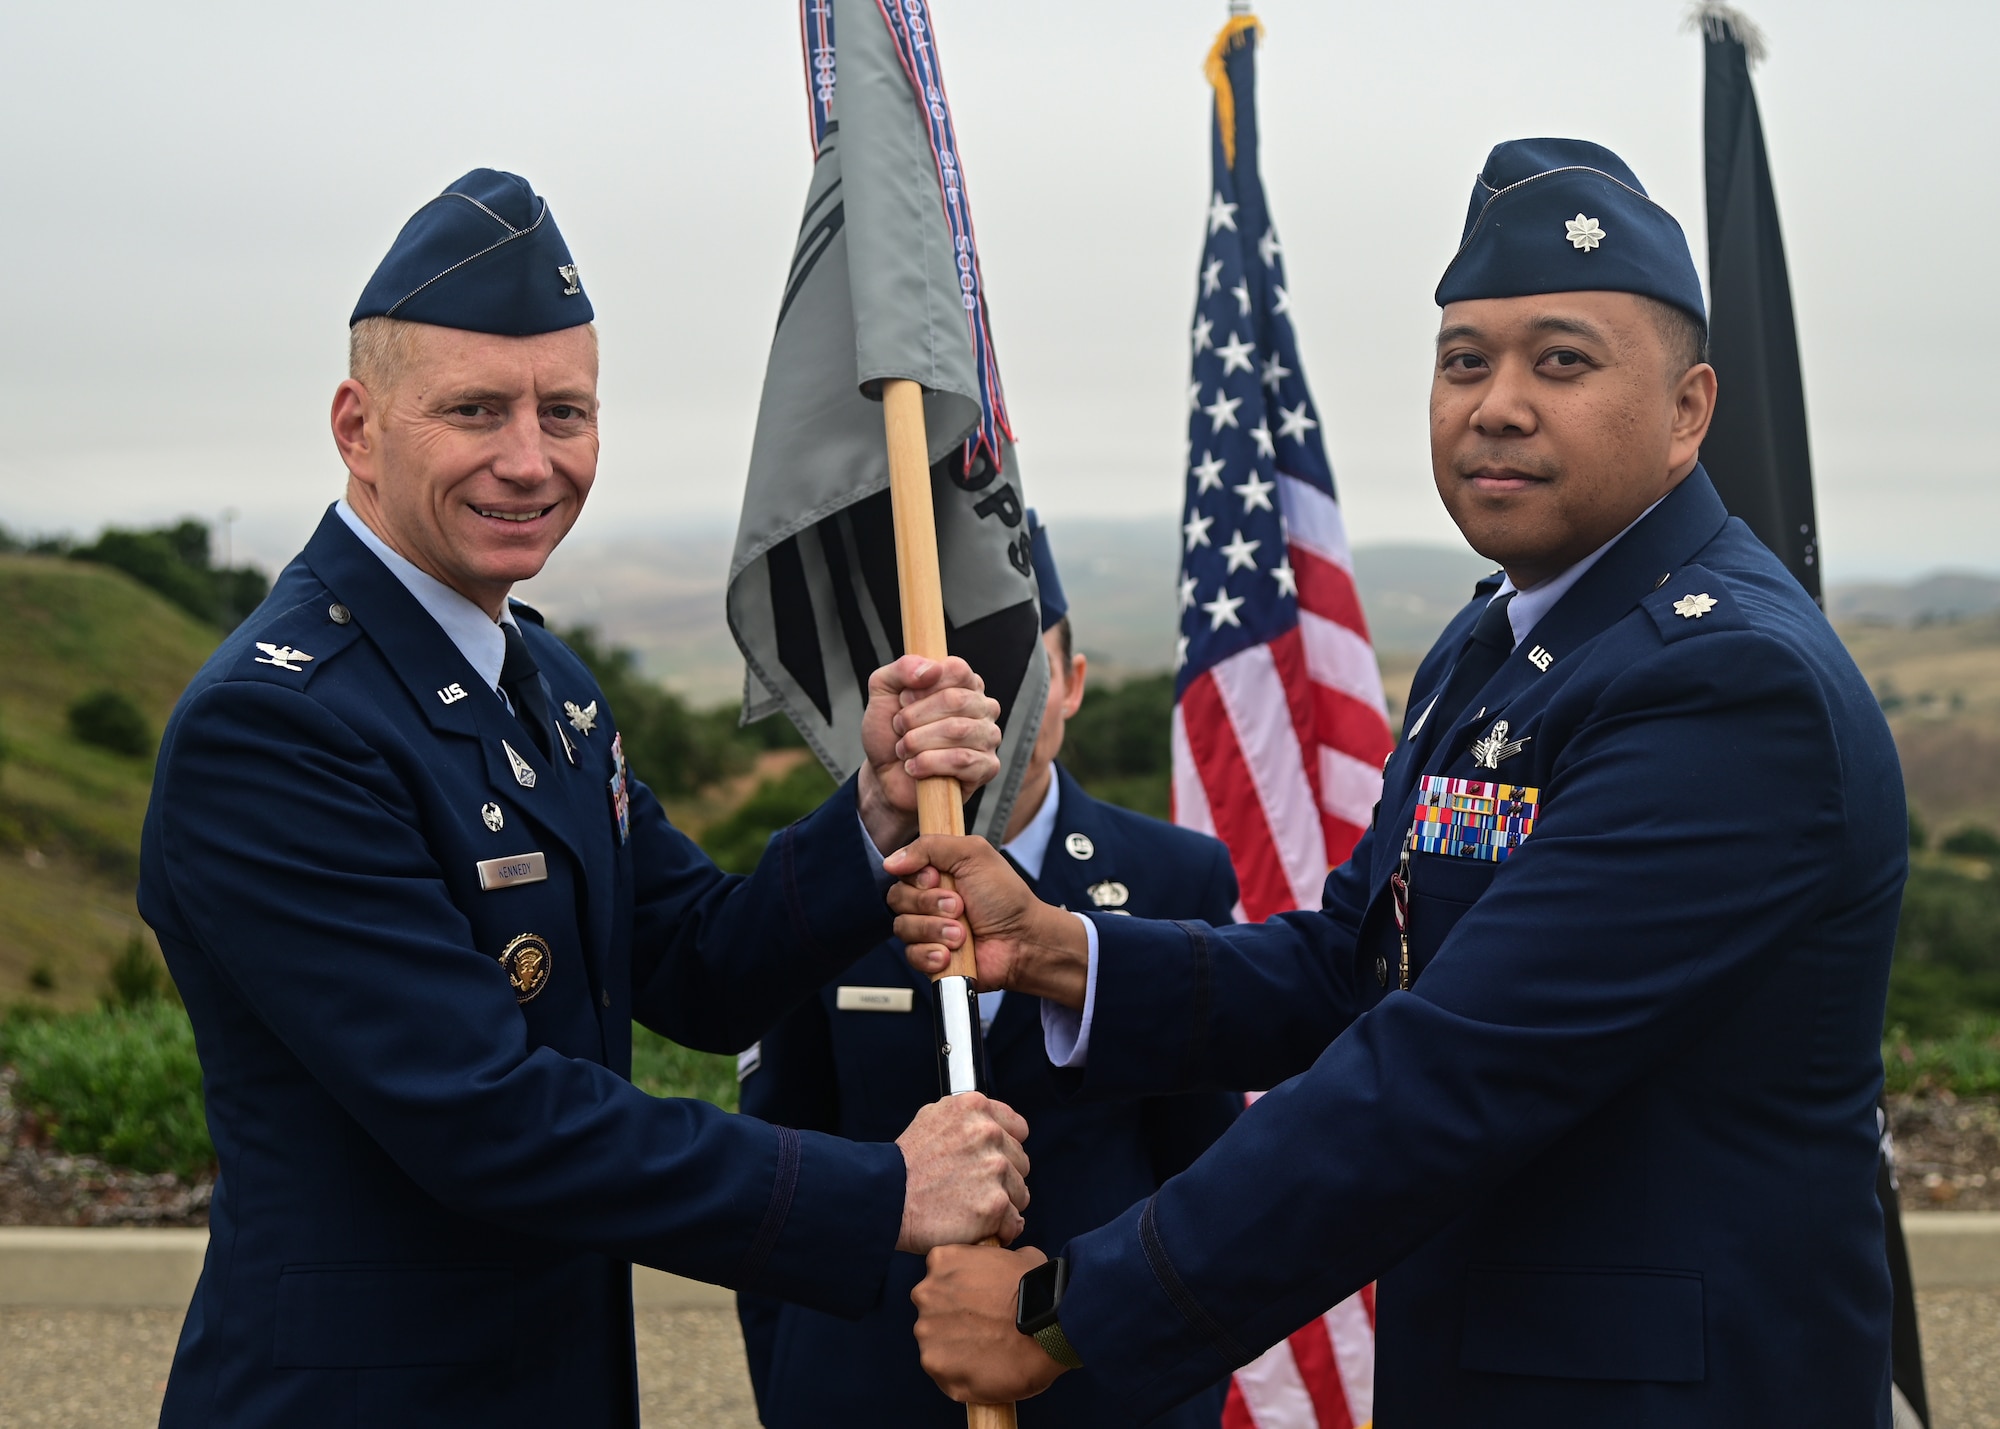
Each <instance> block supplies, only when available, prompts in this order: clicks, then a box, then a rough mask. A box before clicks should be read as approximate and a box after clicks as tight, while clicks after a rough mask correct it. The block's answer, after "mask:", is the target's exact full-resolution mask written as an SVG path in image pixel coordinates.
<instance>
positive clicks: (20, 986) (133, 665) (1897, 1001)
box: [0, 521, 2000, 1175]
mask: <svg viewBox="0 0 2000 1429" xmlns="http://www.w3.org/2000/svg"><path fill="white" fill-rule="evenodd" d="M267 589H268V584H267V582H266V580H265V577H264V576H263V575H262V574H261V573H259V572H257V571H255V570H252V569H249V568H235V569H230V568H227V567H226V565H217V564H215V563H213V562H211V560H210V558H209V533H208V530H207V528H206V527H205V526H203V525H202V524H201V523H199V522H196V521H184V522H180V523H177V524H176V525H174V526H171V527H166V528H161V529H157V530H150V531H117V530H113V531H107V532H105V533H104V534H103V535H102V536H100V537H99V538H98V540H97V541H95V542H94V543H92V544H91V545H89V546H75V545H73V544H71V543H68V542H64V541H60V540H47V539H43V540H33V541H31V540H23V539H20V538H17V537H12V536H9V535H8V534H7V533H6V532H5V531H4V529H0V609H5V610H6V611H7V612H8V619H7V620H6V621H4V622H0V1009H4V1013H0V1063H5V1064H8V1065H10V1066H12V1067H13V1068H14V1073H15V1084H14V1088H13V1095H14V1097H15V1099H16V1101H17V1102H18V1103H19V1104H20V1106H21V1108H22V1110H24V1111H25V1112H26V1113H27V1114H28V1116H29V1118H30V1119H31V1125H32V1126H33V1128H34V1130H35V1134H36V1135H37V1136H39V1137H41V1138H43V1139H44V1140H45V1141H46V1142H47V1143H48V1144H50V1145H52V1146H54V1147H56V1148H58V1149H61V1150H65V1151H73V1152H81V1153H88V1154H92V1155H96V1156H99V1157H101V1158H103V1159H105V1160H107V1161H110V1162H112V1163H113V1164H117V1165H123V1166H129V1167H131V1168H133V1169H135V1170H143V1171H157V1170H170V1171H175V1172H178V1173H180V1174H183V1175H194V1174H198V1173H199V1172H200V1171H201V1170H202V1169H203V1168H205V1167H207V1166H208V1165H210V1164H211V1163H212V1161H213V1157H214V1151H213V1148H212V1147H211V1146H210V1144H209V1141H208V1134H207V1130H206V1127H205V1126H204V1125H203V1122H202V1118H201V1088H200V1072H199V1066H198V1063H197V1062H196V1060H195V1056H194V1048H193V1040H192V1035H191V1034H190V1032H189V1031H188V1027H187V1019H186V1015H185V1013H184V1012H182V1010H181V1008H180V1006H179V1002H178V999H177V997H176V995H175V992H174V989H173V986H172V983H171V981H170V980H169V979H168V977H167V975H166V970H165V965H164V964H163V963H162V961H161V960H160V956H159V953H158V950H157V947H156V945H155V944H154V942H153V940H152V935H151V933H150V932H149V931H148V930H147V929H146V928H145V927H144V925H143V924H142V923H141V922H140V920H139V918H138V913H137V909H136V907H135V906H134V902H133V895H134V889H135V886H136V881H137V872H138V841H139V826H140V821H141V819H142V818H143V816H144V812H145V806H146V799H147V794H148V790H149V787H150V784H151V779H152V764H153V754H154V751H155V748H156V746H157V741H158V739H159V736H160V731H161V730H162V729H163V728H164V726H165V723H166V719H167V716H168V714H169V713H170V712H171V710H172V707H173V704H174V701H175V699H176V698H177V697H178V696H179V694H180V691H181V689H182V688H183V687H184V686H185V685H186V683H187V681H188V679H189V678H190V677H191V676H192V675H193V674H194V672H195V670H196V669H197V668H199V666H200V665H201V663H202V661H203V660H205V659H206V658H207V656H208V654H209V653H210V652H211V651H212V650H213V649H214V647H215V645H216V643H217V642H218V641H219V640H220V639H221V637H222V635H223V634H224V633H225V632H226V631H227V630H228V629H229V628H231V627H232V626H233V625H234V624H235V623H236V622H237V621H238V620H240V619H241V618H242V617H243V615H245V614H247V613H248V611H249V610H251V609H253V608H254V606H255V604H256V602H257V601H258V600H261V599H262V597H263V595H264V594H265V592H266V591H267ZM561 633H562V635H563V638H564V639H565V640H567V641H568V642H569V644H570V645H571V647H572V648H573V649H575V650H576V651H577V653H578V654H579V655H580V656H581V657H582V658H583V659H584V661H585V662H586V663H587V664H588V665H589V666H590V668H591V670H592V672H593V673H594V674H595V676H596V677H597V679H598V681H599V682H600V684H601V685H602V686H603V688H604V691H605V695H606V699H607V702H608V704H609V706H610V708H611V709H612V710H613V711H614V712H615V713H616V716H617V719H618V724H619V728H620V730H621V732H622V733H623V735H624V743H625V751H626V756H627V758H628V760H629V761H630V763H631V766H632V769H633V772H634V773H635V774H636V775H637V776H638V777H639V778H641V779H644V780H645V781H646V782H647V783H648V784H649V785H650V786H651V787H652V788H653V789H654V790H655V791H656V792H657V793H658V794H659V795H660V797H661V799H662V801H663V802H664V803H665V804H666V806H667V809H668V812H669V814H670V815H671V817H672V818H673V819H674V820H675V822H676V823H677V824H678V825H679V826H681V827H682V828H684V829H686V830H687V831H688V832H689V833H690V834H692V835H693V836H694V837H695V838H697V839H698V840H699V841H700V842H701V844H702V846H703V847H704V848H705V849H707V850H708V852H709V854H710V855H711V856H712V857H713V858H715V860H716V861H717V862H718V863H719V864H720V865H721V866H723V867H724V868H727V869H731V870H735V871H743V870H747V869H748V868H750V867H751V866H752V865H754V864H755V862H756V860H757V858H758V857H759V855H760V854H761V853H762V851H763V848H764V845H765V843H766V842H767V841H768V840H769V838H770V837H771V835H772V834H773V833H775V832H776V831H778V830H779V829H782V828H783V827H785V826H786V825H787V824H789V823H791V822H793V821H794V820H796V819H798V818H801V817H803V816H804V815H805V814H807V813H809V812H810V811H811V810H812V809H813V808H815V807H816V806H817V805H818V804H819V803H820V802H821V801H823V800H824V799H825V798H826V796H827V794H828V793H830V792H831V791H832V789H833V787H834V786H833V780H832V779H831V778H829V777H828V775H827V774H826V772H825V770H824V769H822V768H821V766H820V765H819V762H818V761H817V760H816V759H814V758H813V757H812V755H811V754H810V753H809V752H808V751H807V750H806V749H805V748H804V746H803V743H802V741H800V739H799V738H798V735H797V734H796V732H795V731H794V730H793V729H792V728H791V726H790V724H789V723H788V722H787V721H785V720H783V719H782V718H780V719H772V720H766V721H763V722H762V723H760V724H757V725H754V726H751V727H750V728H747V729H745V728H742V727H739V725H738V724H737V706H736V704H735V703H734V702H733V701H732V702H730V703H727V704H717V705H713V706H697V705H695V704H693V703H691V702H690V701H689V700H688V699H686V698H685V697H683V696H682V695H679V694H676V693H675V692H673V691H671V690H669V689H667V688H665V687H664V686H662V685H659V684H657V683H655V682H653V681H651V680H649V679H647V678H646V677H645V676H644V675H643V674H642V673H641V672H640V668H639V663H638V661H637V659H636V658H635V656H634V655H633V653H632V652H631V651H630V650H628V649H625V648H622V647H620V646H617V645H614V644H613V643H611V642H609V641H606V640H604V639H602V638H601V637H600V636H599V635H598V634H597V633H596V632H595V631H594V630H592V629H590V628H587V627H586V628H571V629H566V630H564V631H562V632H561ZM1395 659H1396V657H1392V656H1385V658H1384V666H1385V670H1386V671H1388V672H1389V673H1390V674H1391V675H1394V674H1396V673H1397V671H1400V673H1401V676H1402V678H1403V680H1404V681H1405V682H1406V681H1407V675H1408V670H1407V669H1406V668H1403V666H1402V665H1396V667H1395V669H1391V668H1390V667H1391V666H1392V664H1395ZM1405 663H1407V662H1405ZM1392 683H1393V681H1392ZM1398 694H1400V689H1397V690H1392V698H1393V697H1394V696H1396V695H1398ZM1172 704H1173V680H1172V677H1171V676H1168V675H1164V674H1144V675H1134V676H1131V677H1128V678H1126V679H1124V680H1123V681H1120V682H1115V683H1114V682H1111V681H1105V682H1102V683H1094V684H1093V685H1092V687H1091V689H1090V693H1089V697H1088V698H1087V699H1086V701H1085V703H1084V707H1083V710H1082V713H1081V714H1079V715H1078V716H1077V718H1076V719H1075V720H1073V721H1072V722H1071V724H1070V727H1069V733H1068V737H1067V740H1066V744H1065V748H1064V756H1063V757H1064V762H1065V764H1067V766H1068V767H1069V769H1070V770H1071V772H1072V773H1073V774H1075V775H1076V777H1077V778H1078V779H1079V780H1080V781H1082V783H1083V784H1084V785H1085V787H1087V788H1089V789H1090V790H1091V791H1092V792H1093V793H1094V794H1096V795H1098V796H1099V797H1101V798H1105V799H1109V800H1111V801H1112V802H1115V803H1119V804H1124V805H1126V806H1127V807H1130V808H1134V809H1138V810H1140V811H1142V812H1145V813H1149V814H1152V815H1155V816H1156V817H1161V818H1164V817H1166V816H1167V813H1168V798H1169V795H1168V788H1169V772H1168V771H1169V757H1168V747H1167V730H1168V727H1169V718H1170V714H1171V711H1172ZM1893 713H1894V712H1892V714H1893ZM1910 842H1911V850H1912V853H1911V858H1912V869H1911V875H1910V882H1909V886H1908V890H1907V893H1906V895H1905V899H1904V909H1903V918H1902V924H1901V928H1900V930H1899V933H1898V937H1897V946H1896V959H1895V964H1894V968H1893V971H1892V975H1891V985H1890V991H1889V1005H1888V1018H1887V1024H1886V1030H1885V1035H1884V1041H1883V1054H1884V1063H1885V1066H1886V1068H1887V1076H1888V1083H1889V1088H1890V1090H1891V1091H1918V1092H1922V1091H1948V1092H1951V1093H1953V1094H1956V1095H2000V878H1996V876H1995V869H1996V867H2000V835H1996V833H1995V831H1994V830H1993V829H1992V828H1990V827H1988V826H1987V825H1985V824H1984V823H1981V822H1979V821H1978V820H1977V819H1971V820H1968V819H1965V818H1962V817H1958V818H1954V819H1952V820H1951V823H1950V827H1948V828H1944V829H1941V830H1940V831H1939V832H1937V833H1936V834H1932V833H1931V832H1930V831H1929V830H1926V829H1925V828H1924V827H1923V825H1922V823H1921V822H1920V821H1917V820H1915V819H1913V821H1912V827H1911V831H1910ZM633 1043H634V1045H633V1080H634V1081H635V1082H637V1083H638V1084H639V1085H640V1086H641V1087H643V1088H644V1089H645V1090H646V1091H648V1092H650V1093H652V1094H653V1095H656V1096H695V1097H701V1098H704V1099H706V1100H709V1101H712V1102H715V1103H717V1104H718V1105H721V1106H724V1107H727V1108H731V1109H733V1108H734V1107H735V1105H736V1075H735V1066H734V1063H733V1060H732V1059H731V1058H728V1057H719V1056H714V1055H712V1054H707V1053H700V1052H694V1051H691V1050H689V1049H686V1048H683V1047H679V1046H676V1045H675V1044H673V1043H672V1042H669V1041H668V1040H666V1039H665V1038H663V1037H660V1036H658V1035H656V1034H654V1033H652V1032H649V1031H647V1030H646V1029H644V1028H639V1027H635V1028H634V1029H633Z"/></svg>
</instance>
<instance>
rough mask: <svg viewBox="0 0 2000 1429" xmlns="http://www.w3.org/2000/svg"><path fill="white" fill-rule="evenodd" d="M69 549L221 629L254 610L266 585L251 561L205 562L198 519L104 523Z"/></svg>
mask: <svg viewBox="0 0 2000 1429" xmlns="http://www.w3.org/2000/svg"><path fill="white" fill-rule="evenodd" d="M69 555H70V559H72V560H77V561H90V562H93V563H95V564H97V565H100V566H110V567H111V568H112V569H113V570H120V571H123V572H125V574H126V575H128V576H130V577H132V579H133V580H135V581H137V582H139V584H140V585H143V586H149V587H151V588H152V589H153V590H156V591H158V592H159V593H160V594H161V595H163V596H165V597H166V598H167V599H168V600H170V601H172V602H173V603H174V604H175V605H178V606H179V607H180V608H181V609H182V610H185V611H186V612H187V613H188V614H189V615H192V616H194V617H195V618H196V619H197V620H206V621H210V622H212V623H215V624H219V625H221V626H223V627H224V628H225V629H228V628H231V627H233V626H235V624H236V623H237V622H238V621H240V620H241V619H242V618H243V617H244V616H246V615H248V614H249V613H250V612H251V611H252V610H254V609H255V608H256V606H257V604H258V602H260V601H261V600H263V599H264V597H265V595H266V594H267V593H269V591H270V589H271V583H270V582H269V581H268V580H266V579H265V578H264V573H263V572H262V571H259V570H257V569H256V568H254V567H252V566H234V567H230V568H228V569H222V568H218V567H215V566H211V565H210V564H209V559H208V526H207V525H206V524H205V523H203V522H200V521H194V520H188V521H182V522H180V523H178V524H177V525H173V526H161V527H158V528H156V529H154V530H150V531H123V530H119V529H118V528H116V527H110V528H107V529H106V530H105V531H104V532H103V534H101V535H100V536H99V537H98V538H97V540H96V541H95V542H94V543H92V544H91V545H88V546H83V547H79V548H78V549H76V550H73V551H71V552H70V553H69Z"/></svg>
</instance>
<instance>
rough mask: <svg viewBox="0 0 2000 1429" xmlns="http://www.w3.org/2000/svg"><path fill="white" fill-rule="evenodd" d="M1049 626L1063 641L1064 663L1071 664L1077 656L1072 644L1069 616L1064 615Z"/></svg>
mask: <svg viewBox="0 0 2000 1429" xmlns="http://www.w3.org/2000/svg"><path fill="white" fill-rule="evenodd" d="M1049 628H1050V629H1051V630H1053V631H1055V633H1056V638H1057V639H1058V640H1060V641H1061V642H1062V652H1063V664H1065V665H1067V664H1069V662H1070V661H1071V660H1074V659H1075V658H1076V651H1075V649H1074V648H1073V647H1072V646H1071V644H1070V634H1069V617H1068V616H1067V615H1065V616H1063V617H1062V618H1061V619H1059V620H1058V621H1056V623H1055V624H1054V625H1052V626H1050V627H1049Z"/></svg>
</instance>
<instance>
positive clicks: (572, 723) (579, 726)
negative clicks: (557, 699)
mask: <svg viewBox="0 0 2000 1429" xmlns="http://www.w3.org/2000/svg"><path fill="white" fill-rule="evenodd" d="M563 713H564V714H566V715H568V716H569V727H570V728H571V729H573V730H575V731H576V732H577V733H578V734H589V733H590V732H591V731H592V730H593V729H596V728H597V701H596V700H592V701H591V702H590V703H589V704H587V705H585V706H584V707H583V708H582V709H578V708H577V707H576V701H575V700H564V701H563Z"/></svg>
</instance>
